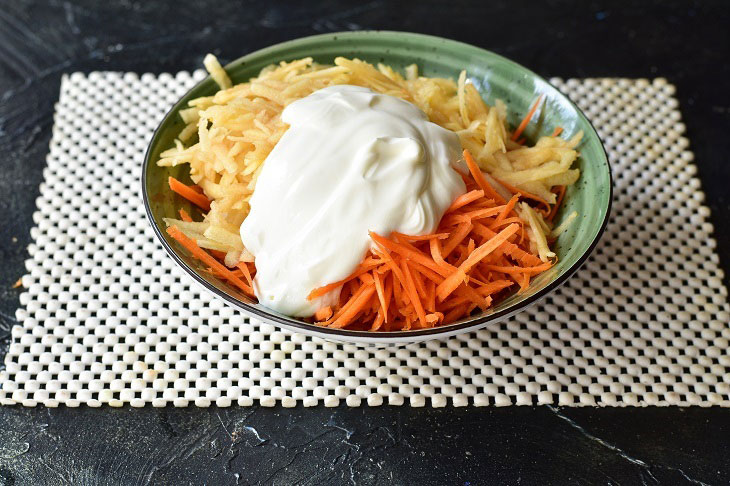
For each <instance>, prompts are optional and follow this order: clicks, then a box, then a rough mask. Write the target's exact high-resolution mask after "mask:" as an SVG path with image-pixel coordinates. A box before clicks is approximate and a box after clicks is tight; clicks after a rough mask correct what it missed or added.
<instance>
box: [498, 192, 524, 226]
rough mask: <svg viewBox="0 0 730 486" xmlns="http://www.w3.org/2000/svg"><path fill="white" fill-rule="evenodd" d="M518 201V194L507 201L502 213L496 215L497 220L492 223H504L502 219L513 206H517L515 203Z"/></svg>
mask: <svg viewBox="0 0 730 486" xmlns="http://www.w3.org/2000/svg"><path fill="white" fill-rule="evenodd" d="M519 199H520V196H519V195H518V194H515V195H514V196H512V197H511V198H510V200H509V201H507V204H506V205H505V206H504V208H503V209H502V212H500V213H499V215H497V219H496V220H495V221H494V222H495V223H497V224H499V223H501V222H502V221H504V218H506V217H507V215H508V214H509V213H510V212H511V211H512V210H513V209H514V208H515V204H517V201H518V200H519Z"/></svg>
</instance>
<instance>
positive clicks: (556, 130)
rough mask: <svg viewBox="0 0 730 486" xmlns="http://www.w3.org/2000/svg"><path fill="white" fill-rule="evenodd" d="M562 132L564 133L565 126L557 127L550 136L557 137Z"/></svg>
mask: <svg viewBox="0 0 730 486" xmlns="http://www.w3.org/2000/svg"><path fill="white" fill-rule="evenodd" d="M561 133H563V127H555V130H553V133H552V134H551V135H550V136H551V137H557V136H558V135H560V134H561Z"/></svg>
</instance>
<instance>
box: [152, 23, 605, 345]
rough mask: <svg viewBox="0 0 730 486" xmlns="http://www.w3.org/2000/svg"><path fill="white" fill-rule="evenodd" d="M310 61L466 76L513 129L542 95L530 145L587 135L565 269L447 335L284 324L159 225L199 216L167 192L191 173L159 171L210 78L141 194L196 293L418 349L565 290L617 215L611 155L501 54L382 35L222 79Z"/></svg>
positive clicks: (543, 85)
mask: <svg viewBox="0 0 730 486" xmlns="http://www.w3.org/2000/svg"><path fill="white" fill-rule="evenodd" d="M307 56H311V57H313V58H314V59H315V61H317V62H320V63H332V62H333V59H334V58H335V57H337V56H346V57H357V58H360V59H364V60H366V61H369V62H373V63H377V62H383V63H386V64H389V65H391V66H393V67H395V68H403V67H404V66H406V65H408V64H412V63H416V64H418V66H419V68H420V70H421V72H422V73H423V74H424V75H425V76H440V77H451V78H454V79H456V78H457V77H458V75H459V72H460V71H461V70H462V69H466V70H467V73H468V76H469V79H470V80H471V82H472V83H473V84H474V86H475V87H476V88H477V89H478V90H479V91H480V93H481V94H482V96H483V97H484V99H485V100H486V101H487V102H488V103H489V104H493V103H494V101H495V100H496V99H502V100H504V101H505V102H506V103H507V107H508V110H509V114H508V115H509V122H510V123H512V124H513V125H516V124H517V123H518V122H519V120H520V119H521V117H522V116H524V114H525V113H526V112H527V111H528V110H529V108H530V105H531V103H532V102H533V101H534V100H535V99H536V98H537V97H538V96H539V95H540V94H544V95H545V98H546V104H545V107H544V109H543V110H541V113H542V115H541V117H540V119H539V120H538V121H537V122H533V123H531V124H530V125H529V127H528V128H527V130H526V132H525V135H526V136H527V138H528V140H535V139H537V137H539V136H542V135H546V134H549V133H551V132H552V131H553V130H554V129H555V127H557V126H561V127H563V129H564V130H565V131H564V134H565V135H564V136H568V137H570V136H572V135H573V134H575V133H576V132H578V131H579V130H583V132H584V133H585V136H584V137H583V141H582V143H581V145H580V147H579V150H580V152H581V157H580V158H579V159H578V162H577V166H578V167H579V168H580V170H581V177H580V179H579V181H578V182H577V183H576V184H575V185H573V186H571V187H570V188H569V189H568V191H567V194H566V197H565V203H564V204H563V207H562V209H561V210H560V212H559V213H558V215H557V218H556V220H557V223H558V224H559V223H560V221H561V220H562V218H563V217H564V216H565V215H567V214H570V213H571V212H572V211H574V210H575V211H577V212H578V215H579V216H578V218H577V220H576V221H575V222H574V223H573V224H572V225H571V226H570V228H569V229H568V231H566V232H564V233H563V234H562V235H560V237H559V239H558V241H557V242H556V244H555V247H554V250H555V252H556V253H557V255H558V263H557V264H556V265H555V266H554V267H553V268H552V269H550V270H549V271H547V272H545V273H543V274H541V275H539V276H538V277H537V278H536V279H535V280H534V281H533V283H532V284H531V286H530V289H529V290H528V291H527V292H525V293H523V294H521V295H516V294H515V295H512V296H510V297H508V298H507V299H505V300H504V301H502V302H501V303H500V304H499V305H497V306H495V307H494V308H493V309H492V310H491V311H490V312H488V313H484V314H480V315H475V316H472V317H469V318H467V319H463V320H461V321H458V322H456V323H454V324H451V325H448V326H444V327H438V328H434V329H424V330H413V331H399V332H391V333H368V332H363V331H348V330H344V329H327V328H320V327H316V326H314V325H312V324H309V323H307V322H304V321H301V320H297V319H293V318H290V317H287V316H284V315H281V314H277V313H275V312H273V311H271V310H269V309H267V308H266V307H264V306H262V305H259V304H257V303H255V302H253V301H251V299H249V298H247V297H246V296H244V295H243V294H241V293H239V292H237V291H236V290H234V289H232V288H231V287H229V286H228V285H226V284H224V283H223V282H221V281H220V280H218V279H216V278H214V277H212V276H210V275H208V274H207V273H205V272H202V271H201V270H202V268H201V265H200V264H199V263H198V262H197V261H196V260H194V259H192V258H190V256H189V255H188V254H187V252H186V251H185V250H183V249H182V248H181V247H180V246H179V245H178V244H177V243H176V242H175V241H174V240H172V239H171V238H169V237H168V235H167V234H166V233H165V223H164V222H163V220H162V218H164V217H176V214H177V209H178V208H180V207H185V208H186V209H188V210H189V211H190V212H191V214H194V213H197V210H195V208H193V207H190V205H187V204H186V203H185V201H184V200H182V199H181V198H180V197H178V196H176V195H175V194H173V193H172V192H171V191H170V190H169V189H168V187H167V177H168V176H169V175H172V176H174V177H177V178H179V179H181V180H184V181H185V180H189V178H188V176H187V170H188V169H187V167H188V166H187V165H185V166H180V167H177V168H171V169H168V168H160V167H157V166H156V165H155V162H156V161H157V160H158V158H159V154H160V152H162V151H163V150H165V149H167V148H169V147H171V146H172V145H173V140H174V139H175V137H176V135H177V134H178V133H179V132H180V130H181V129H182V128H183V122H182V120H181V119H180V117H179V115H178V111H179V110H180V109H181V108H184V107H186V105H187V102H188V100H190V99H192V98H197V97H199V96H207V95H211V94H213V93H215V92H216V91H217V86H216V85H215V83H214V82H213V80H212V79H210V77H208V78H206V79H204V80H203V81H201V82H200V83H199V84H198V85H197V86H195V87H194V88H193V89H192V90H190V91H189V92H188V93H187V94H186V95H185V96H183V98H182V99H181V100H180V101H178V102H177V103H176V104H175V106H173V107H172V109H171V110H170V112H169V113H168V114H167V116H165V118H164V120H163V121H162V123H161V124H160V126H159V127H158V129H157V131H156V132H155V134H154V136H153V137H152V141H151V142H150V145H149V148H148V150H147V154H146V157H145V161H144V166H143V172H142V191H143V192H142V193H143V198H144V203H145V206H146V209H147V215H148V216H149V218H150V222H151V223H152V227H153V228H154V231H155V233H156V234H157V237H158V238H159V239H160V241H161V242H162V245H163V246H164V247H165V249H166V250H167V252H168V253H169V254H170V256H171V257H172V258H173V259H174V260H175V261H176V262H177V263H178V264H179V265H180V266H181V267H182V268H183V269H184V270H185V271H187V272H188V273H189V274H190V275H191V276H192V277H193V278H194V279H195V280H196V281H197V282H198V283H200V284H202V285H203V286H204V287H205V288H206V289H208V290H209V291H211V292H212V293H213V294H215V295H216V296H218V297H220V298H222V299H224V300H225V301H226V302H228V303H229V304H231V305H233V306H235V307H237V308H239V309H240V310H241V311H243V312H244V313H245V314H248V315H250V316H253V317H256V318H259V319H261V320H263V321H265V322H269V323H271V324H274V325H277V326H280V327H284V328H288V329H292V330H295V331H300V332H305V333H307V334H311V335H317V336H320V337H324V338H327V339H334V340H339V341H349V342H359V343H403V342H413V341H420V340H425V339H431V338H440V337H446V336H450V335H454V334H458V333H462V332H467V331H473V330H475V329H479V328H481V327H484V326H486V325H487V324H489V323H494V322H497V321H499V320H502V319H505V318H507V317H509V316H511V315H513V314H515V313H517V312H519V311H522V310H524V309H525V308H526V307H527V306H529V305H530V304H532V303H534V302H536V301H537V300H539V299H540V298H542V297H544V296H545V295H547V294H548V293H549V292H551V291H553V290H554V289H555V288H557V287H558V286H559V285H560V284H561V283H563V282H565V280H566V279H567V278H568V277H569V276H570V275H572V274H573V273H574V272H575V271H576V270H577V269H578V267H580V265H581V264H582V263H583V262H584V261H585V260H586V258H587V257H588V255H589V254H590V252H591V251H592V250H593V248H594V247H595V246H596V243H597V242H598V239H599V237H600V236H601V234H602V232H603V230H604V228H605V226H606V223H607V221H608V215H609V210H610V207H611V192H612V188H611V172H610V168H609V164H608V160H607V158H606V153H605V151H604V149H603V146H602V145H601V141H600V139H599V137H598V135H597V134H596V131H595V130H594V128H593V126H591V124H590V122H589V121H588V120H587V119H586V117H585V115H583V113H581V111H580V110H579V109H578V108H577V107H576V106H575V105H574V104H573V103H572V102H571V101H570V100H569V99H568V98H567V97H566V96H565V95H563V94H562V93H561V92H560V91H558V90H557V89H556V88H555V87H553V86H552V85H550V84H549V83H548V82H547V81H546V80H544V79H543V78H541V77H540V76H538V75H537V74H535V73H533V72H532V71H530V70H528V69H526V68H524V67H522V66H520V65H519V64H516V63H514V62H512V61H510V60H508V59H505V58H503V57H501V56H498V55H497V54H494V53H492V52H489V51H485V50H484V49H479V48H477V47H474V46H470V45H468V44H463V43H460V42H455V41H452V40H448V39H442V38H439V37H431V36H426V35H420V34H410V33H405V32H380V31H371V32H345V33H336V34H324V35H317V36H312V37H305V38H302V39H297V40H294V41H290V42H284V43H282V44H278V45H275V46H272V47H268V48H266V49H262V50H260V51H256V52H254V53H251V54H248V55H246V56H244V57H242V58H240V59H238V60H236V61H234V62H232V63H230V64H229V65H227V66H226V67H225V69H226V71H227V72H228V74H229V76H230V77H231V79H232V80H233V82H234V84H235V83H240V82H244V81H247V80H248V79H249V78H251V77H254V76H256V75H257V74H258V72H259V71H260V70H261V69H262V68H263V67H265V66H267V65H269V64H272V63H276V62H279V61H290V60H293V59H299V58H302V57H307Z"/></svg>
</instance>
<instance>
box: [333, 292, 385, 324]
mask: <svg viewBox="0 0 730 486" xmlns="http://www.w3.org/2000/svg"><path fill="white" fill-rule="evenodd" d="M361 289H362V291H361V292H359V294H358V295H357V296H353V297H352V298H351V299H350V300H349V301H348V302H347V304H345V307H343V308H342V310H343V312H342V313H341V314H340V315H339V316H338V317H337V318H336V319H335V320H334V321H333V322H332V323H331V324H329V325H328V327H332V328H335V329H340V328H343V327H345V326H346V325H348V324H349V323H350V322H351V321H352V320H353V319H354V318H355V317H357V315H358V314H359V313H360V311H362V309H363V308H364V307H365V306H366V305H367V303H368V300H370V297H371V296H372V295H373V294H374V293H375V286H374V285H365V286H363V287H361ZM346 307H347V309H346V310H344V309H345V308H346Z"/></svg>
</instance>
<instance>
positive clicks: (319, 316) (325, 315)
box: [314, 306, 333, 321]
mask: <svg viewBox="0 0 730 486" xmlns="http://www.w3.org/2000/svg"><path fill="white" fill-rule="evenodd" d="M332 314H333V312H332V307H330V306H326V307H322V308H321V309H318V310H317V312H315V313H314V318H315V319H316V320H318V321H326V320H327V319H329V318H330V317H332Z"/></svg>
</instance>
